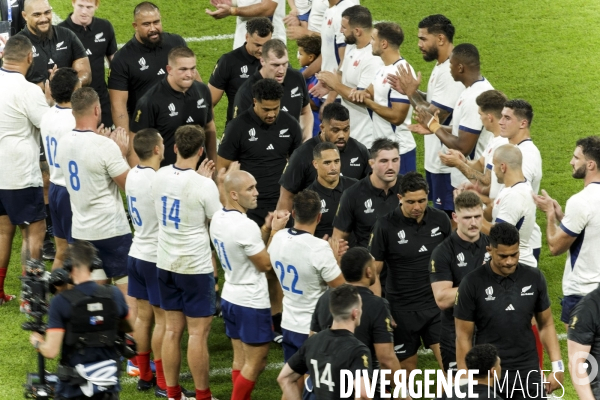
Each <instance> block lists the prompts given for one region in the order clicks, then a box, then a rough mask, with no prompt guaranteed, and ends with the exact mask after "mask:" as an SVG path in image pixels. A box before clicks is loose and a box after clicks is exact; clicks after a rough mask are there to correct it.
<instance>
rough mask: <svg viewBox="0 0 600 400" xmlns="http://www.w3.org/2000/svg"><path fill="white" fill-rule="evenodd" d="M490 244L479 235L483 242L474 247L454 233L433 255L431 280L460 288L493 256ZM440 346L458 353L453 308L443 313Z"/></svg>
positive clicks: (484, 236)
mask: <svg viewBox="0 0 600 400" xmlns="http://www.w3.org/2000/svg"><path fill="white" fill-rule="evenodd" d="M489 243H490V240H489V238H488V237H487V235H484V234H483V233H481V234H480V235H479V240H477V241H476V242H473V243H471V242H467V241H465V240H463V239H461V238H460V236H458V233H456V231H454V232H452V234H451V235H450V237H447V238H446V239H444V241H443V242H442V243H440V245H439V246H437V247H436V248H435V250H433V254H431V262H430V263H429V280H430V281H431V283H434V282H443V281H449V282H452V287H453V288H457V287H458V285H460V282H461V281H462V279H463V278H464V277H465V276H466V275H467V274H468V273H470V272H471V271H473V270H474V269H475V268H479V267H481V266H482V265H483V264H484V263H486V262H488V261H489V259H490V255H489V253H488V252H487V250H486V246H488V245H489ZM440 345H441V346H442V347H444V348H445V349H447V350H448V351H450V352H451V353H455V352H456V330H455V326H454V309H453V308H452V307H450V308H447V309H445V310H442V335H441V337H440Z"/></svg>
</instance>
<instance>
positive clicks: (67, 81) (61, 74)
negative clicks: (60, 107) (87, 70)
mask: <svg viewBox="0 0 600 400" xmlns="http://www.w3.org/2000/svg"><path fill="white" fill-rule="evenodd" d="M78 83H79V76H77V71H75V70H74V69H73V68H59V69H57V70H56V72H55V73H54V76H53V77H52V79H51V80H50V83H49V85H50V92H51V93H52V98H53V99H54V100H55V101H56V102H57V103H59V104H60V103H68V102H70V101H71V96H73V92H74V91H75V88H76V87H77V84H78Z"/></svg>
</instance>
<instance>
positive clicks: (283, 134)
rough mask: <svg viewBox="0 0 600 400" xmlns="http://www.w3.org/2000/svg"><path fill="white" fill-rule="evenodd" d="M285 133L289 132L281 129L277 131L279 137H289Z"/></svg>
mask: <svg viewBox="0 0 600 400" xmlns="http://www.w3.org/2000/svg"><path fill="white" fill-rule="evenodd" d="M287 131H289V129H287V128H286V129H282V130H280V131H279V137H290V135H286V133H287Z"/></svg>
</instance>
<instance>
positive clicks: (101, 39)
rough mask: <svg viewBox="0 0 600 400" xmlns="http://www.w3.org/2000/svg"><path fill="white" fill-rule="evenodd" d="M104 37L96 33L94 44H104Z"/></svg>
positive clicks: (102, 34) (102, 33)
mask: <svg viewBox="0 0 600 400" xmlns="http://www.w3.org/2000/svg"><path fill="white" fill-rule="evenodd" d="M103 36H104V32H100V33H97V34H96V36H94V38H95V39H94V42H96V43H99V42H106V38H104V37H103Z"/></svg>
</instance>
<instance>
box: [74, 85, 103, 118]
mask: <svg viewBox="0 0 600 400" xmlns="http://www.w3.org/2000/svg"><path fill="white" fill-rule="evenodd" d="M97 102H100V98H99V97H98V93H96V91H95V90H94V89H92V88H91V87H82V88H79V89H77V90H76V91H74V92H73V95H72V96H71V110H72V111H73V115H74V116H78V115H85V114H86V112H87V111H89V109H90V108H91V107H92V106H93V105H94V104H96V103H97Z"/></svg>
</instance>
